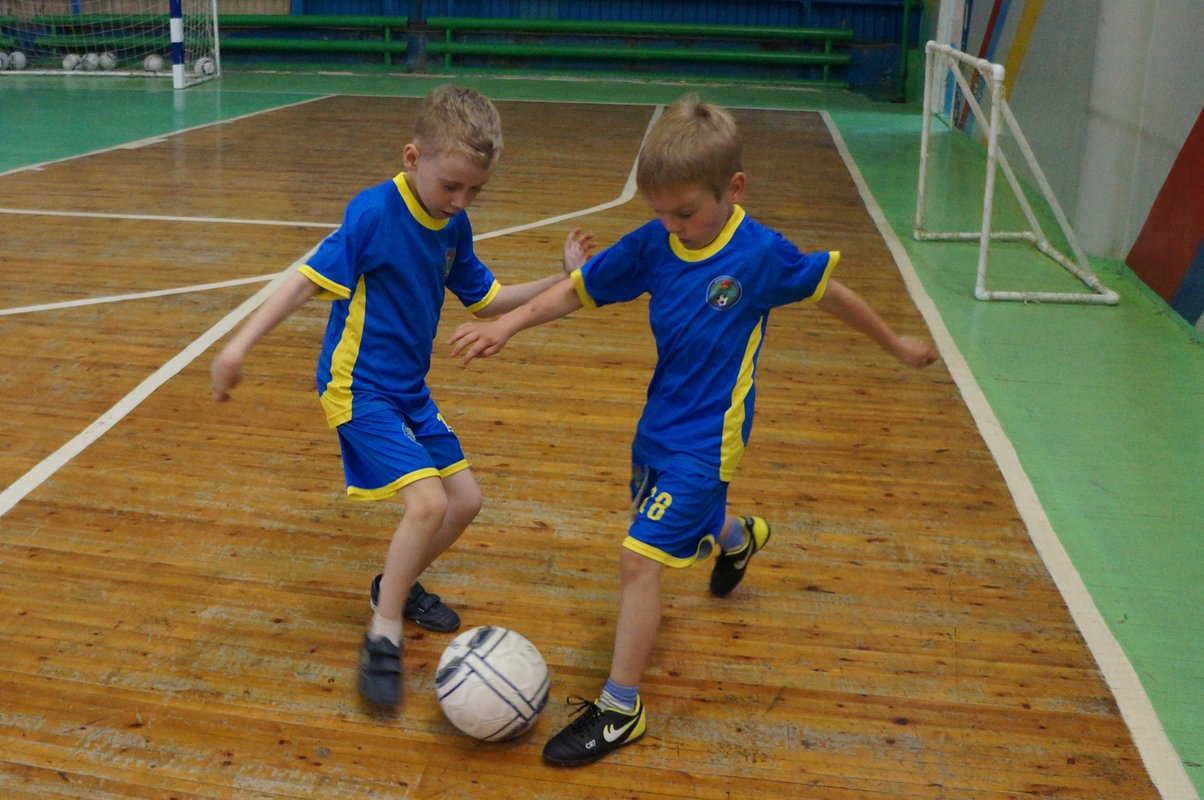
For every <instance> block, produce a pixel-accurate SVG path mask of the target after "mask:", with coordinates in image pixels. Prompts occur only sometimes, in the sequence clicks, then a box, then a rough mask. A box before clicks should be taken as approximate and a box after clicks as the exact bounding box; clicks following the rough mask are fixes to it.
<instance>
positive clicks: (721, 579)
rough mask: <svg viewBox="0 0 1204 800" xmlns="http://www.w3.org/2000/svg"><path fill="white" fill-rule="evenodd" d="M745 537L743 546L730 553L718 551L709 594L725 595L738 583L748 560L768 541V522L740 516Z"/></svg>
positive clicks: (712, 569) (712, 570)
mask: <svg viewBox="0 0 1204 800" xmlns="http://www.w3.org/2000/svg"><path fill="white" fill-rule="evenodd" d="M740 524H741V525H743V526H744V532H745V534H747V537H746V538H745V541H744V546H743V547H741V548H740V549H739V550H736V551H735V552H732V553H727V552H724V551H722V550H721V551H720V552H719V555H718V556H716V557H715V566H714V567H712V568H711V594H713V595H715V596H716V597H726V596H727V595H728V594H729V593H731V591H732V589H735V588H736V587H737V586H738V585H739V584H740V579H741V578H743V577H744V570H745V569H747V568H748V562H749V561H750V560H752V557H753V556H754V555H755V554H756V553H757V552H758V551H759V550H760V549H761V548H762V547H764V546H765V544H766V543H767V542H768V541H769V534H770V530H769V523H768V522H766V521H765V520H763V519H761V518H760V517H741V518H740Z"/></svg>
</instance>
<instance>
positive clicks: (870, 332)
mask: <svg viewBox="0 0 1204 800" xmlns="http://www.w3.org/2000/svg"><path fill="white" fill-rule="evenodd" d="M816 305H817V306H818V307H819V308H821V309H823V310H824V311H826V312H828V313H829V314H831V315H832V316H834V317H836V318H837V319H839V320H840V321H841V322H843V323H844V324H846V325H848V326H849V327H850V328H853V329H854V330H857V331H861V332H862V333H864V334H865V335H866V336H868V337H870V338H871V339H873V340H874V341H875V342H877V343H878V344H880V345H882V346H883V347H884V348H886V350H887V351H889V352H890V353H891V355H893V356H894V357H895V358H897V359H899V360H900V361H902V362H903V363H904V364H906V365H908V366H909V367H916V368H919V367H926V366H928V365H929V364H931V363H933V362H934V361H936V360H937V357H938V356H937V352H936V350H935V349H934V348H933V346H932V345H931V344H930V343H929V342H926V341H924V340H923V339H917V338H915V337H914V336H899V335H898V334H897V333H895V332H894V331H893V330H891V327H890V326H889V325H887V324H886V322H885V321H884V320H883V319H882V318H881V317H879V316H878V314H877V312H875V311H874V309H872V308H870V306H869V304H868V303H866V302H865V301H864V300H862V299H861V297H860V296H859V295H858V294H857V293H856V292H854V291H853V290H852V289H850V288H849V287H847V286H845V285H844V284H842V283H840V282H838V281H834V280H831V279H829V280H828V287H827V290H826V291H825V292H824V296H823V297H822V298H820V300H819V302H818V303H816Z"/></svg>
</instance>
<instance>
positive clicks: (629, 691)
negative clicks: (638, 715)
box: [598, 678, 640, 711]
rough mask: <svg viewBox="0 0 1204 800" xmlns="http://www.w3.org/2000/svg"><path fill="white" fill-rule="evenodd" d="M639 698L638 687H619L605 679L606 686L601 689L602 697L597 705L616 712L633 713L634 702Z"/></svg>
mask: <svg viewBox="0 0 1204 800" xmlns="http://www.w3.org/2000/svg"><path fill="white" fill-rule="evenodd" d="M639 696H640V687H638V686H620V685H619V684H617V683H615V682H614V681H612V680H611V679H610V678H607V679H606V685H605V686H603V687H602V696H601V697H599V698H598V705H600V706H602V707H603V708H613V709H617V710H618V711H635V701H636V700H637V699H638V698H639Z"/></svg>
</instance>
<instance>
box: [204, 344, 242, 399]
mask: <svg viewBox="0 0 1204 800" xmlns="http://www.w3.org/2000/svg"><path fill="white" fill-rule="evenodd" d="M209 379H210V383H211V384H212V386H213V402H215V403H224V402H225V401H227V400H229V399H230V390H231V389H233V388H234V387H235V386H237V385H238V384H239V383H241V382H242V359H241V358H239V357H238V356H237V355H234V354H232V353H230V351H229V350H226V349H224V350H222V351H221V352H220V353H218V354H217V358H215V359H213V364H212V365H211V366H210V367H209Z"/></svg>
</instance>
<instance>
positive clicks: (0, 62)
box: [0, 50, 13, 69]
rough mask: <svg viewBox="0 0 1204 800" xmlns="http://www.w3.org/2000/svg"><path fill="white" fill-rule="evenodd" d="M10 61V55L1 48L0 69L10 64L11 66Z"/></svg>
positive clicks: (11, 61)
mask: <svg viewBox="0 0 1204 800" xmlns="http://www.w3.org/2000/svg"><path fill="white" fill-rule="evenodd" d="M12 63H13V60H12V57H11V56H9V54H8V53H6V52H4V51H3V50H0V69H8V68H9V67H10V66H12Z"/></svg>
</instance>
